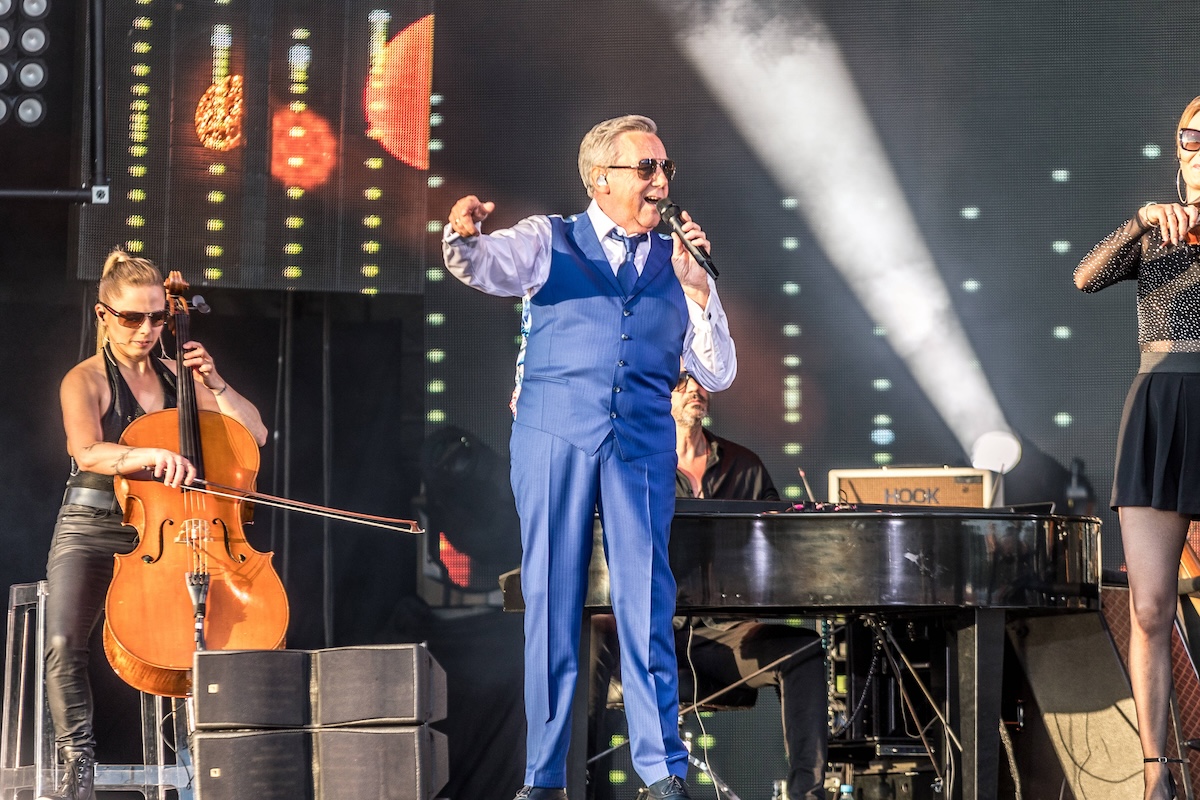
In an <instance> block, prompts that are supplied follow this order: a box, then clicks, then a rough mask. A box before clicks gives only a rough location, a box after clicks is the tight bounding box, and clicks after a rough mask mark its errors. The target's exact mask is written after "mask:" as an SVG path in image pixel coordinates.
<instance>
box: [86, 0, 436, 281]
mask: <svg viewBox="0 0 1200 800" xmlns="http://www.w3.org/2000/svg"><path fill="white" fill-rule="evenodd" d="M432 11H433V8H432V3H431V2H430V0H423V1H422V0H340V1H339V2H334V3H330V2H311V1H306V0H297V1H296V2H287V3H270V2H253V1H252V0H216V2H213V1H212V0H209V1H207V2H204V1H202V0H193V1H191V2H183V3H170V2H162V0H117V1H116V2H110V3H108V4H107V12H106V13H107V19H106V37H105V46H106V49H107V53H106V65H107V74H106V75H105V79H106V81H107V98H108V103H107V113H108V124H107V129H108V148H109V172H110V174H111V178H112V186H113V191H112V196H113V202H112V203H111V204H110V205H107V206H87V207H85V208H84V209H82V211H81V214H80V221H79V256H78V259H79V260H78V275H79V277H81V278H86V279H95V278H96V277H97V275H98V270H99V266H100V265H101V264H102V263H103V255H104V253H105V251H106V250H107V249H108V248H110V247H111V246H113V245H114V244H122V245H124V246H125V247H126V248H127V249H128V250H130V251H131V252H135V253H140V254H144V255H147V256H149V257H151V258H152V259H153V260H154V261H155V262H157V263H159V264H162V265H164V266H165V267H167V268H170V269H179V270H181V271H182V272H183V273H184V277H185V278H187V279H188V280H189V281H191V282H192V283H193V285H197V286H204V285H211V286H223V287H234V288H254V289H310V290H320V291H337V292H361V293H365V294H376V293H380V292H418V291H420V289H421V282H422V274H423V266H422V265H423V257H424V256H423V246H424V244H425V240H426V239H425V235H424V224H425V191H426V176H427V170H428V156H429V118H430V108H429V105H430V104H429V98H430V81H431V73H432V46H433V16H432Z"/></svg>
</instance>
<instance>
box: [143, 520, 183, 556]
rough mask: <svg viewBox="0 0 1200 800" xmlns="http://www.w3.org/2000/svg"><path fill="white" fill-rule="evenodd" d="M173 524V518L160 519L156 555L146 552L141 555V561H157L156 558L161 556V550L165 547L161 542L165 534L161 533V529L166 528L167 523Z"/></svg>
mask: <svg viewBox="0 0 1200 800" xmlns="http://www.w3.org/2000/svg"><path fill="white" fill-rule="evenodd" d="M174 524H175V520H172V519H164V520H163V521H162V524H161V525H159V526H158V555H156V556H151V555H149V554H146V555H144V556H142V562H143V563H146V564H154V563H157V562H158V560H159V559H161V558H162V557H163V550H164V549H165V548H166V545H165V544H163V542H164V541H165V534H164V533H163V531H164V530H165V529H166V527H167V526H168V525H174Z"/></svg>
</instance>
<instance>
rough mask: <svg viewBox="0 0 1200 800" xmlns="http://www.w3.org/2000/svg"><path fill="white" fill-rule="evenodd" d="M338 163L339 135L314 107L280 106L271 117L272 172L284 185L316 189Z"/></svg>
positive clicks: (327, 178)
mask: <svg viewBox="0 0 1200 800" xmlns="http://www.w3.org/2000/svg"><path fill="white" fill-rule="evenodd" d="M336 165H337V137H336V136H334V135H333V129H332V128H330V127H329V123H328V122H326V121H325V118H324V117H322V116H321V115H320V114H318V113H316V112H315V111H310V110H309V109H304V110H303V111H293V110H292V109H291V108H287V107H285V108H281V109H279V110H278V111H276V112H275V115H274V116H273V117H272V118H271V175H272V176H274V177H275V178H276V179H277V180H279V181H280V182H282V183H283V184H284V185H285V186H299V187H300V188H301V189H304V190H306V191H307V190H310V189H315V188H317V187H318V186H320V185H321V184H323V183H325V181H327V180H329V176H330V174H331V173H332V172H333V168H334V167H335V166H336Z"/></svg>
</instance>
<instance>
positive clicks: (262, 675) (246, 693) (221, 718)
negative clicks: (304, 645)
mask: <svg viewBox="0 0 1200 800" xmlns="http://www.w3.org/2000/svg"><path fill="white" fill-rule="evenodd" d="M193 667H194V669H195V673H194V680H193V684H192V685H193V687H194V695H193V697H194V702H195V722H196V728H197V729H198V730H232V729H239V728H304V727H311V726H320V725H338V726H342V725H419V724H422V723H425V722H437V721H438V720H441V719H445V718H446V673H445V671H444V670H443V669H442V667H441V665H440V664H438V663H437V661H435V660H434V658H433V656H431V655H430V654H429V650H428V649H426V647H425V645H423V644H393V645H372V646H363V647H335V648H330V649H327V650H205V651H202V652H197V653H196V657H195V660H194V662H193Z"/></svg>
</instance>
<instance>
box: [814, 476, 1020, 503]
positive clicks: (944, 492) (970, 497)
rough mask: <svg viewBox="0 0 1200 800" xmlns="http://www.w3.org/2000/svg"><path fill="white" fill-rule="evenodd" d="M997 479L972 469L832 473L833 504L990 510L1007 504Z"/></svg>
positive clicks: (830, 483) (831, 500) (830, 493)
mask: <svg viewBox="0 0 1200 800" xmlns="http://www.w3.org/2000/svg"><path fill="white" fill-rule="evenodd" d="M995 479H996V473H994V472H991V471H990V470H986V469H972V468H970V467H921V468H908V467H904V468H896V469H889V468H887V467H884V468H882V469H831V470H829V502H831V503H866V504H869V505H875V504H880V505H905V506H951V507H958V508H990V507H994V506H998V505H1002V504H1003V502H1004V498H1002V497H997V496H996V495H997V494H999V492H997V487H998V484H997V483H996V480H995Z"/></svg>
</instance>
